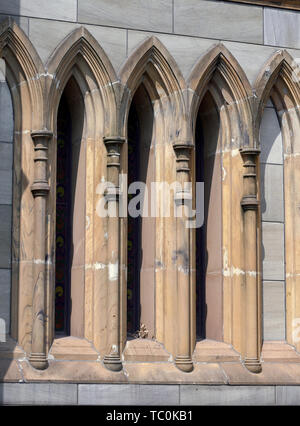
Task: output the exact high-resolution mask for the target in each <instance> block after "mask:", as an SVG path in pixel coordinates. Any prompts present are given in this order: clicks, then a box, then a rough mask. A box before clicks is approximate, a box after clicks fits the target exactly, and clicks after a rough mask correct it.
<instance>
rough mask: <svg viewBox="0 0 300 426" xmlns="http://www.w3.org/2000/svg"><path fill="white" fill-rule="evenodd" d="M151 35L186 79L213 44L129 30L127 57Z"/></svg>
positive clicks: (205, 41)
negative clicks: (165, 50)
mask: <svg viewBox="0 0 300 426" xmlns="http://www.w3.org/2000/svg"><path fill="white" fill-rule="evenodd" d="M153 35H154V36H155V37H157V38H158V39H159V40H160V41H161V42H162V43H163V45H164V46H165V47H166V48H167V49H168V51H169V53H170V54H171V55H172V56H173V58H174V59H175V61H176V63H177V65H178V66H179V68H180V70H181V72H182V74H183V76H184V77H185V78H187V77H188V75H189V73H190V71H191V70H192V68H193V66H194V65H195V63H196V62H197V61H198V59H199V58H200V56H201V55H202V54H203V53H204V52H206V51H207V50H208V49H209V48H210V47H212V46H213V45H214V44H215V42H214V41H213V40H210V39H202V38H196V37H186V36H176V35H169V34H158V33H148V32H145V31H131V30H129V31H128V56H130V54H131V53H132V52H133V51H134V49H135V48H136V47H137V46H138V45H139V44H140V43H142V42H143V41H144V40H146V39H147V38H148V37H150V36H153Z"/></svg>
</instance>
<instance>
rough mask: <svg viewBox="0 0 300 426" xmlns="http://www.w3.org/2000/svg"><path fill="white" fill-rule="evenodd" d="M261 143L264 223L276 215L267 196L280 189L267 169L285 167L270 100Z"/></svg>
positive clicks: (279, 132)
mask: <svg viewBox="0 0 300 426" xmlns="http://www.w3.org/2000/svg"><path fill="white" fill-rule="evenodd" d="M260 143H261V154H260V185H261V215H262V221H264V216H265V215H267V214H268V213H269V214H270V213H271V214H273V215H274V212H273V211H271V212H270V211H269V209H270V206H269V205H268V195H267V194H268V193H270V191H272V193H273V196H274V194H275V192H277V191H279V189H280V188H276V187H271V185H272V182H273V181H270V179H269V176H268V174H267V167H268V165H280V164H282V165H283V153H282V149H283V146H282V140H281V129H280V124H279V120H278V117H277V113H276V110H275V107H274V105H273V104H272V102H271V100H269V102H268V104H267V106H266V108H265V111H264V114H263V118H262V123H261V129H260ZM280 207H281V206H279V205H277V209H276V211H277V212H278V209H279V208H280ZM274 220H275V219H274ZM276 221H279V220H276ZM264 259H265V248H264V245H263V242H262V261H263V260H264Z"/></svg>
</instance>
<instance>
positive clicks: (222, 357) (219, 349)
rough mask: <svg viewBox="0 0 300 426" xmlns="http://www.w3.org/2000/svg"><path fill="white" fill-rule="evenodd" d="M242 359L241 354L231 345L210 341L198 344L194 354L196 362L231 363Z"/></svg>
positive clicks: (202, 341)
mask: <svg viewBox="0 0 300 426" xmlns="http://www.w3.org/2000/svg"><path fill="white" fill-rule="evenodd" d="M240 358H241V356H240V354H239V353H238V352H236V351H235V350H234V349H233V347H232V346H231V345H228V344H226V343H224V342H217V341H215V340H208V339H206V340H201V341H200V342H197V344H196V347H195V350H194V353H193V359H194V361H195V362H229V361H238V360H240Z"/></svg>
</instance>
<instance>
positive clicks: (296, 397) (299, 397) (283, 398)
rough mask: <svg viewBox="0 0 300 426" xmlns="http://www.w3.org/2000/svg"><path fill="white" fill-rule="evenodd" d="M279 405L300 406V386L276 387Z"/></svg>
mask: <svg viewBox="0 0 300 426" xmlns="http://www.w3.org/2000/svg"><path fill="white" fill-rule="evenodd" d="M276 403H277V405H300V386H276Z"/></svg>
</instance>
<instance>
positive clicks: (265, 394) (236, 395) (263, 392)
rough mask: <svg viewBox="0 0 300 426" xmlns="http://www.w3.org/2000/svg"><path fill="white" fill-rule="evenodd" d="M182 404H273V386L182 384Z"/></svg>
mask: <svg viewBox="0 0 300 426" xmlns="http://www.w3.org/2000/svg"><path fill="white" fill-rule="evenodd" d="M180 404H181V405H257V404H259V405H272V404H275V391H274V388H273V387H272V386H225V385H224V386H222V385H221V386H213V385H210V386H199V385H198V386H197V385H181V386H180Z"/></svg>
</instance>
